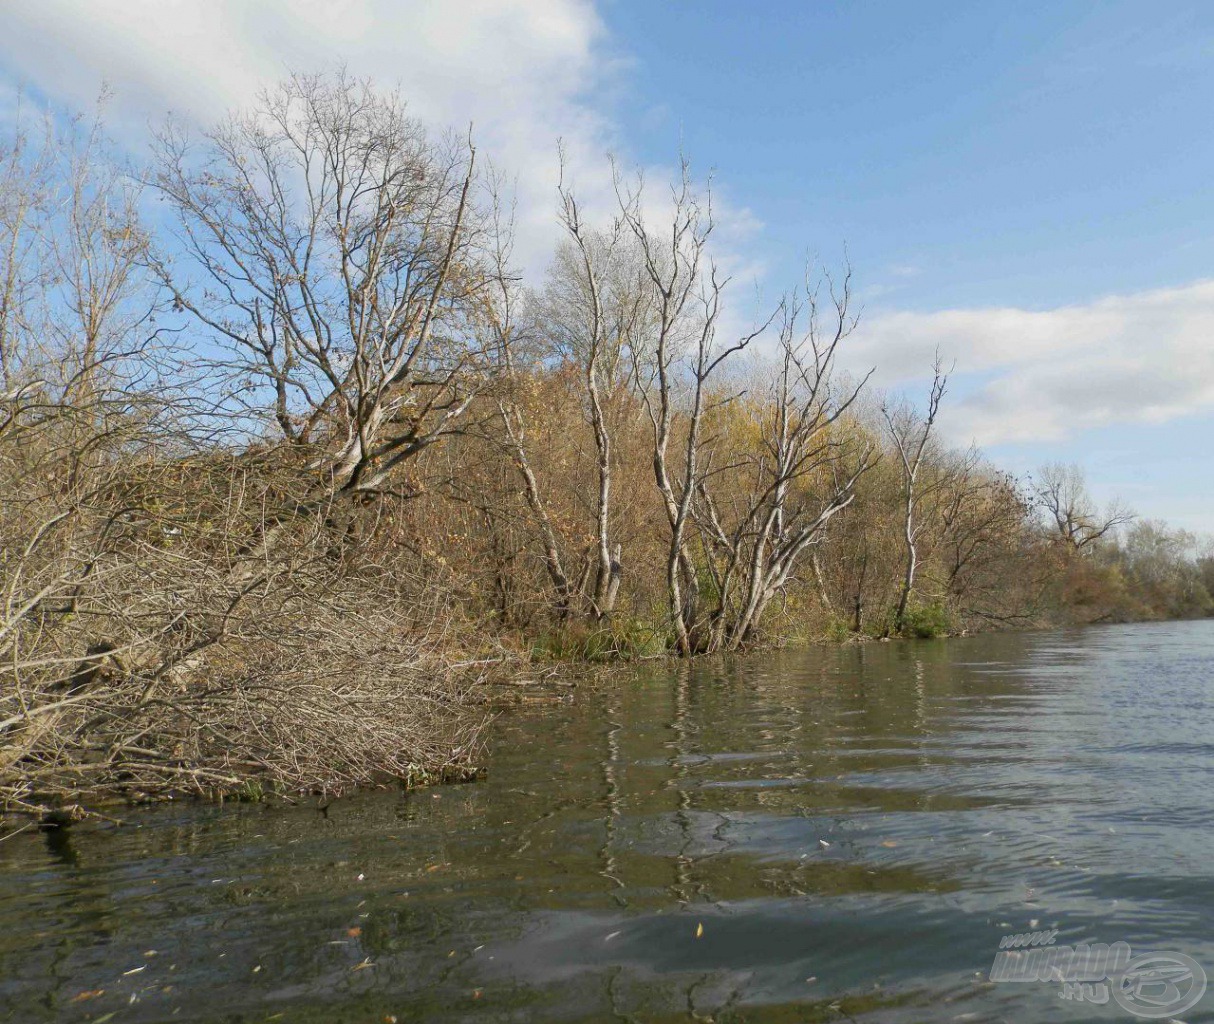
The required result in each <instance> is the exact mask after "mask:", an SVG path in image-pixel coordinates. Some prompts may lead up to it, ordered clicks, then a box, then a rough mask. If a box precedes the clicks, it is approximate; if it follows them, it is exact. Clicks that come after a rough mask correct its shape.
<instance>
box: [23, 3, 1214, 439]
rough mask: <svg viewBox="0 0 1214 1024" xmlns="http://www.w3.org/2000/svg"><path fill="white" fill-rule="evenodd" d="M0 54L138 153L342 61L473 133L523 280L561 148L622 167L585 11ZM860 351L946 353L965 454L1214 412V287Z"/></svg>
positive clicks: (331, 14)
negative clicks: (503, 198) (288, 78)
mask: <svg viewBox="0 0 1214 1024" xmlns="http://www.w3.org/2000/svg"><path fill="white" fill-rule="evenodd" d="M0 61H3V64H4V67H5V69H6V70H7V72H8V75H7V78H8V81H7V82H5V83H3V84H4V85H5V86H8V87H11V86H12V84H13V83H14V82H16V81H18V80H23V81H24V82H26V83H28V84H29V85H30V86H32V87H33V88H34V89H36V90H38V91H39V92H41V93H43V94H45V95H47V96H49V97H51V98H52V99H54V100H57V101H60V102H63V103H65V104H67V105H70V106H74V107H83V106H88V105H89V104H90V103H91V102H92V101H93V100H94V99H95V98H96V96H97V94H98V91H99V88H100V85H101V82H102V81H103V80H104V81H106V82H108V83H109V84H110V86H111V87H112V89H113V92H114V102H113V109H112V114H113V121H114V128H115V129H116V130H117V131H118V132H119V133H121V134H122V135H123V137H124V139H125V140H126V141H128V142H129V143H130V144H131V146H132V149H134V150H135V151H138V149H139V146H140V144H141V142H142V139H143V133H144V132H145V130H146V127H147V124H148V122H149V121H152V122H155V121H159V120H160V119H161V118H163V117H164V115H165V114H166V112H168V111H170V110H171V111H173V112H174V113H175V114H177V115H178V116H182V117H185V118H193V119H195V120H198V121H200V122H208V121H211V120H213V119H215V118H217V117H218V116H220V115H221V114H222V113H223V112H224V111H225V110H226V109H228V108H230V107H233V106H238V105H240V104H242V103H246V102H248V100H249V98H250V97H251V96H252V95H253V94H254V93H255V91H256V90H257V89H258V88H259V87H261V86H264V85H267V84H269V83H272V82H274V81H276V80H278V79H280V78H281V77H282V76H283V75H284V74H285V73H286V72H287V71H288V70H291V69H301V70H314V69H326V68H332V67H334V66H335V65H337V64H339V63H344V64H345V65H346V66H347V67H348V68H349V69H350V70H351V71H352V72H353V73H356V74H359V75H369V76H371V77H373V78H374V79H376V80H377V81H378V82H380V83H381V84H384V85H392V86H396V85H399V87H400V88H401V90H402V92H403V93H404V94H405V95H406V96H407V97H408V98H409V99H410V102H411V105H412V109H413V111H414V113H415V114H416V115H417V116H419V117H421V118H422V119H423V120H425V121H427V122H429V123H431V124H433V125H435V126H444V127H445V126H449V125H456V126H459V125H466V124H468V123H469V122H472V123H474V125H475V128H476V134H477V136H478V139H479V141H480V143H481V147H482V150H483V152H485V153H486V154H488V155H490V156H491V157H492V158H493V160H494V161H495V163H496V164H497V165H498V166H499V168H500V169H501V170H502V171H504V172H505V173H506V174H507V176H508V177H509V178H510V179H512V180H513V181H514V182H515V183H516V189H517V200H518V207H517V216H518V245H517V248H516V254H517V257H518V260H519V262H520V264H521V265H522V266H523V267H524V268H527V269H528V270H529V271H530V272H531V273H532V274H535V273H537V272H538V271H539V270H540V269H541V268H542V267H543V266H544V264H545V262H546V259H547V255H548V253H549V252H550V249H551V245H552V242H553V240H554V238H555V235H556V227H555V221H554V217H553V212H554V209H555V185H556V180H557V172H558V164H557V159H558V158H557V145H556V143H557V139H558V138H559V139H562V140H563V142H564V146H565V150H566V153H567V159H568V163H569V170H570V174H571V177H572V179H573V181H574V183H575V185H576V186H577V187H578V189H579V192H580V193H581V194H582V197H583V199H584V201H585V202H586V204H587V206H588V207H589V208H590V209H592V210H593V209H594V208H595V207H596V204H597V207H598V208H599V209H600V210H601V209H605V208H606V207H607V206H608V205H609V196H610V181H609V177H608V171H607V165H606V161H605V156H606V154H607V153H608V152H609V151H614V152H616V153H617V154H619V155H620V156H621V157H622V159H623V160H624V162H625V163H627V162H628V153H627V147H626V140H625V139H623V138H622V137H621V136H622V132H621V130H620V128H619V126H618V124H617V123H616V121H615V120H614V119H613V117H612V116H611V109H612V97H613V96H614V95H616V94H617V92H618V90H619V89H620V88H621V86H622V83H623V82H624V80H625V79H626V74H627V62H626V61H625V60H623V59H622V58H621V57H620V56H618V54H617V53H615V52H613V50H612V42H611V40H610V39H609V38H608V36H607V32H606V29H605V26H604V24H603V21H602V19H601V18H600V17H599V14H598V12H597V10H596V8H595V6H594V3H593V2H592V0H122V2H120V3H114V2H110V3H101V2H96V0H37V2H27V3H21V4H9V5H7V6H6V8H5V25H4V32H3V33H0ZM671 144H672V148H673V146H674V144H675V140H673V139H672V140H671ZM702 155H703V156H704V157H705V158H707V159H711V158H712V156H713V154H702ZM668 175H669V168H666V169H663V168H650V169H649V172H648V174H647V177H648V178H649V180H650V182H651V183H652V185H654V186H657V185H658V184H659V183H660V182H661V181H663V180H664V179H665V178H666V177H668ZM658 191H659V190H658V189H657V188H653V189H651V193H657V192H658ZM651 198H652V196H651ZM715 208H716V212H717V215H718V218H719V220H720V221H721V222H722V224H721V229H720V230H719V232H718V240H719V242H720V248H719V249H718V251H717V254H718V256H719V257H720V258H721V259H722V260H723V261H724V262H725V263H726V265H727V267H729V269H732V270H733V271H734V273H735V281H736V283H735V286H734V291H735V300H737V301H738V302H739V303H740V304H741V305H746V304H747V303H746V293H747V291H748V285H749V283H750V282H751V281H752V280H753V279H755V278H759V277H762V276H763V274H764V271H765V263H764V261H763V259H762V255H761V253H760V252H758V251H757V249H758V247H757V246H756V245H755V244H754V242H755V241H756V238H757V235H758V232H759V229H760V225H759V224H758V222H757V221H756V220H755V218H754V217H753V216H751V215H750V214H749V212H748V211H747V210H746V209H745V208H744V207H742V206H740V205H738V204H731V203H730V202H728V197H726V196H722V195H720V194H718V196H717V201H716V203H715ZM758 240H759V241H761V239H758ZM823 241H824V242H825V243H826V244H833V242H835V241H842V240H830V239H825V240H823ZM789 269H792V268H789ZM893 273H894V274H895V276H898V277H910V276H912V275H914V274H916V273H917V268H915V267H898V268H895V269H894V271H893ZM793 276H794V277H795V275H793ZM734 315H737V316H738V317H741V313H740V310H737V311H734V314H731V322H733V317H734ZM741 322H742V320H741V319H738V320H737V324H738V325H740V324H741ZM855 342H856V344H855V346H854V349H853V352H852V359H851V360H850V363H851V365H852V366H853V367H856V368H863V367H867V366H872V365H875V366H877V367H878V368H879V378H878V379H879V381H880V382H881V383H882V384H884V385H886V386H902V385H906V384H908V383H910V382H914V381H917V380H918V379H919V378H921V377H922V375H923V373H924V371H925V370H926V369H927V368H929V367H930V366H931V362H932V358H933V354H934V352H935V350H936V349H937V348H939V349H940V350H941V352H942V353H943V354H944V355H945V357H946V358H947V359H955V360H956V364H957V375H956V387H955V389H954V395H955V397H954V400H953V402H952V405H951V408H949V409H948V413H947V415H948V421H947V423H945V424H943V425H944V426H946V427H947V428H948V429H949V432H950V434H951V435H952V436H953V437H954V438H955V439H957V440H961V441H968V440H970V439H971V438H972V439H974V440H976V441H977V442H979V443H980V444H987V445H989V444H998V443H1004V442H1051V441H1057V440H1061V439H1064V438H1067V437H1070V436H1073V435H1075V434H1077V433H1079V432H1082V431H1083V430H1086V429H1089V428H1093V427H1100V426H1104V425H1108V424H1113V423H1124V422H1139V423H1157V422H1162V421H1165V420H1168V419H1172V418H1176V417H1181V416H1186V415H1192V414H1197V413H1204V412H1208V411H1210V410H1212V409H1214V281H1202V282H1198V283H1196V284H1193V285H1189V286H1186V287H1182V288H1171V289H1161V290H1156V291H1148V292H1141V293H1137V294H1131V295H1124V296H1112V297H1109V298H1104V299H1100V300H1098V301H1095V302H1090V303H1087V304H1084V305H1076V306H1068V307H1063V308H1059V309H1053V310H1045V311H1032V310H1026V309H1013V308H985V309H958V310H944V311H940V312H933V313H921V312H896V311H890V312H884V313H876V314H874V315H871V316H869V317H866V319H865V320H864V322H863V323H862V325H861V329H860V331H859V333H858V335H857V336H856V339H855Z"/></svg>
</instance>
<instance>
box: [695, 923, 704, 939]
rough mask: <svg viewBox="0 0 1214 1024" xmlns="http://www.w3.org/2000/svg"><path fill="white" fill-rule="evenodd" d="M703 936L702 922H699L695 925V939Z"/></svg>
mask: <svg viewBox="0 0 1214 1024" xmlns="http://www.w3.org/2000/svg"><path fill="white" fill-rule="evenodd" d="M703 934H704V922H703V921H701V922H700V923H699V924H697V925H696V938H697V939H698V938H701V937H702V936H703Z"/></svg>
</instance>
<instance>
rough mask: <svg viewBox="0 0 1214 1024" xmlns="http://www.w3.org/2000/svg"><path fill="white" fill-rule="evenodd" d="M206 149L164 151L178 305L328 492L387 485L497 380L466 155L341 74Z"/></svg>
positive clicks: (287, 87) (177, 141)
mask: <svg viewBox="0 0 1214 1024" xmlns="http://www.w3.org/2000/svg"><path fill="white" fill-rule="evenodd" d="M203 141H204V145H203V147H202V152H201V153H199V152H197V151H196V149H195V147H194V146H192V144H191V142H190V140H189V139H188V138H187V137H186V136H185V135H184V134H183V133H181V132H179V131H177V130H176V129H174V128H173V127H172V126H170V127H169V128H167V129H165V130H164V131H163V132H161V134H160V136H159V138H158V141H157V155H158V169H157V173H156V175H155V178H154V184H155V187H156V188H157V189H158V191H159V192H160V194H161V195H162V197H163V198H164V199H165V200H166V202H167V203H168V205H169V206H170V208H171V209H172V210H173V211H174V212H175V213H176V215H177V218H178V224H179V231H178V235H177V241H178V245H179V247H180V249H181V250H182V251H183V252H184V254H185V256H184V258H182V259H179V260H177V261H175V262H174V261H172V260H170V259H169V257H168V255H167V254H163V253H162V255H161V258H160V260H159V261H158V263H157V266H158V268H159V270H160V272H161V274H162V276H163V278H164V280H165V282H166V283H167V284H168V286H169V287H170V288H171V289H172V293H173V296H174V299H175V301H176V303H177V304H178V306H179V308H182V309H185V310H188V311H189V312H190V313H191V314H193V316H194V317H195V318H196V319H197V320H198V321H200V322H201V323H203V324H205V325H206V326H207V327H209V328H210V329H211V331H212V332H213V333H214V335H215V337H216V338H217V339H218V340H219V341H220V342H221V343H222V344H223V345H224V346H225V347H226V349H227V351H228V353H229V357H228V359H227V360H226V361H225V362H224V363H223V366H224V368H225V369H226V370H227V371H228V372H229V373H230V374H231V379H232V380H233V381H235V382H236V383H237V384H238V385H241V386H243V391H241V392H239V393H240V394H241V396H242V397H243V399H244V401H245V404H246V407H247V408H248V410H249V412H250V413H251V414H253V415H257V416H260V415H262V414H263V413H264V414H268V415H269V416H270V417H271V418H272V420H273V422H274V423H275V424H277V427H278V429H279V431H280V432H281V435H282V436H283V437H284V438H286V439H287V440H288V441H290V442H292V443H295V444H300V445H308V446H312V447H313V448H314V449H315V450H316V451H317V453H318V454H317V458H316V462H315V468H316V470H317V471H318V475H319V476H320V477H321V478H322V479H323V480H325V481H331V484H327V486H331V487H332V488H333V489H334V490H335V491H337V492H344V493H364V494H366V493H374V492H378V491H380V490H382V489H384V488H385V487H388V486H389V479H390V477H391V475H392V473H393V471H394V470H395V469H397V468H398V467H400V466H402V465H403V464H404V463H406V462H407V461H408V460H410V459H412V458H413V457H414V456H416V455H417V454H418V453H419V452H420V451H422V450H423V449H425V448H427V447H428V446H430V445H432V444H434V443H435V442H436V441H438V440H440V439H442V438H443V437H445V436H447V435H449V434H450V433H451V432H452V431H453V430H456V429H458V428H459V425H460V422H461V419H462V417H463V416H464V414H465V412H466V411H467V410H468V408H469V406H470V404H471V402H472V400H473V398H474V396H475V395H476V394H477V393H478V392H479V391H480V390H481V388H482V387H483V384H484V382H485V381H486V379H487V377H488V375H489V370H490V367H489V366H488V365H487V360H486V352H485V344H484V340H483V339H482V338H481V337H480V336H479V334H478V332H477V331H476V330H475V329H474V326H473V324H474V319H475V318H474V317H473V316H471V314H470V310H472V309H474V308H475V305H476V300H477V299H478V298H479V296H480V294H481V293H482V292H483V290H484V289H485V288H486V287H487V282H488V280H489V279H490V276H489V275H486V274H485V273H484V267H483V260H484V254H485V251H486V248H487V246H486V237H485V236H486V232H487V230H488V229H489V228H490V227H491V226H492V225H493V224H494V223H495V222H494V221H493V219H492V218H486V217H485V216H483V211H481V210H480V208H479V205H478V198H479V197H478V178H477V174H476V169H475V165H476V161H475V156H476V153H475V149H474V148H473V146H472V144H471V142H470V141H468V142H463V143H461V142H457V141H456V140H454V139H450V138H448V139H443V140H439V141H435V140H434V139H432V138H430V137H429V136H428V135H427V133H426V132H425V131H424V130H423V128H422V127H421V125H420V124H419V123H418V122H417V121H415V120H412V119H411V118H409V117H408V116H407V112H406V109H405V104H404V102H403V101H402V100H401V98H400V97H399V95H397V94H387V93H382V92H378V91H376V90H375V89H374V88H373V86H372V85H371V83H370V82H367V81H360V80H355V79H353V78H351V77H350V76H348V75H347V74H345V73H344V72H342V73H340V74H337V75H335V76H323V75H318V76H314V75H294V76H293V77H291V78H290V79H289V80H288V81H287V82H286V83H285V84H284V85H282V86H281V87H280V88H278V89H276V90H274V91H272V92H269V93H265V94H263V96H262V97H261V100H260V103H259V104H258V105H257V107H255V108H254V109H253V110H252V111H251V112H249V113H246V114H242V115H235V116H232V117H231V118H229V119H228V120H227V121H226V122H224V123H223V124H222V125H220V126H219V127H217V128H216V129H214V130H212V131H210V132H208V133H207V134H206V135H205V136H204V140H203ZM490 248H491V247H490ZM186 267H188V268H189V269H188V270H187V269H185V268H186Z"/></svg>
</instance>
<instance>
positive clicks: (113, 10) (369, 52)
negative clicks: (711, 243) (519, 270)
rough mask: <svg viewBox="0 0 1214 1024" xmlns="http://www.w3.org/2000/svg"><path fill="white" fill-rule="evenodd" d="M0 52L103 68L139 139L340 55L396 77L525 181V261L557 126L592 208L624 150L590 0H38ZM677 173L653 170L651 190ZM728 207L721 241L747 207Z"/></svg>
mask: <svg viewBox="0 0 1214 1024" xmlns="http://www.w3.org/2000/svg"><path fill="white" fill-rule="evenodd" d="M0 58H2V59H3V61H4V64H5V65H6V67H7V68H8V69H9V71H10V74H11V75H12V77H14V78H20V79H23V80H24V81H26V82H28V83H30V84H31V85H33V86H34V87H35V88H37V89H38V90H40V91H42V92H44V93H46V94H48V95H50V96H52V97H53V98H54V99H56V100H59V101H62V102H64V103H67V104H69V105H71V106H76V107H80V106H84V105H87V104H90V103H91V102H92V101H93V100H94V99H95V98H96V96H97V95H98V92H99V89H100V86H101V83H102V81H103V80H104V81H105V82H107V83H108V84H109V85H110V86H111V87H112V89H113V91H114V111H113V113H114V118H115V120H116V121H117V123H116V124H114V128H115V129H116V130H117V131H118V132H120V133H121V135H122V137H123V138H124V141H127V142H128V143H129V144H131V145H132V148H134V149H136V150H138V147H139V143H140V142H141V140H142V135H143V132H144V130H145V129H146V126H147V124H148V122H149V121H152V122H157V121H159V120H161V119H162V118H163V117H164V115H165V114H166V112H168V111H170V110H172V111H173V112H174V113H175V114H176V115H178V116H183V117H186V118H193V119H196V120H198V121H201V122H208V121H211V120H213V119H215V118H217V117H218V116H220V115H221V114H222V113H223V112H224V111H226V110H227V109H229V108H232V107H234V106H239V105H242V104H246V103H248V102H249V100H250V99H251V97H253V95H254V94H255V92H256V90H257V89H258V88H259V87H261V86H263V85H266V84H269V83H272V82H274V81H276V80H278V79H281V78H282V77H283V76H284V75H285V74H286V73H287V72H288V71H290V70H323V69H329V68H332V67H334V66H336V65H338V64H345V65H346V66H347V67H348V68H349V70H350V71H351V72H352V73H354V74H357V75H368V76H370V77H372V78H374V79H375V80H376V81H377V82H378V83H380V84H381V85H385V86H399V87H400V89H401V91H402V93H403V94H404V95H405V96H406V97H407V98H408V99H409V101H410V105H411V108H412V110H413V112H414V114H415V115H417V116H419V117H421V118H422V119H423V120H425V121H426V122H427V123H429V124H432V125H434V126H442V127H447V126H456V127H460V126H464V125H467V124H468V123H469V122H472V123H473V124H474V127H475V133H476V136H477V139H478V141H479V143H480V146H481V149H482V151H483V152H484V153H485V154H486V155H488V156H489V157H490V158H491V159H492V160H493V162H494V163H495V165H497V166H498V167H499V169H501V170H502V171H503V172H504V173H505V174H506V175H507V176H508V177H509V178H510V179H511V180H512V181H514V182H515V183H516V190H517V200H518V207H517V217H518V222H517V223H518V244H517V247H516V253H517V255H518V257H519V260H520V262H521V263H523V264H524V266H526V267H527V268H529V269H530V270H531V271H532V272H535V271H536V270H538V269H539V268H540V267H542V266H543V264H544V262H545V260H546V257H547V253H548V251H549V249H550V245H551V242H552V239H553V237H554V232H555V226H554V218H553V213H554V211H555V208H556V194H555V186H556V181H557V172H558V157H557V140H558V139H562V140H563V142H564V146H565V150H566V154H567V159H568V162H569V167H570V170H571V172H572V177H573V179H574V181H575V182H576V183H577V185H578V187H579V190H580V191H582V192H583V193H584V196H583V198H584V201H585V204H586V206H587V208H588V209H590V210H595V209H600V210H601V209H605V208H606V205H607V199H608V196H609V185H610V176H609V172H608V169H607V166H606V154H607V153H608V152H609V151H614V152H616V153H617V154H619V155H620V156H621V158H622V159H623V160H624V161H625V162H627V160H628V154H627V152H626V151H625V147H624V146H623V145H622V142H621V139H620V138H619V137H618V132H617V128H616V125H615V124H614V122H613V121H612V119H611V117H610V116H609V113H608V110H607V107H608V106H609V99H610V97H611V95H612V93H613V90H614V89H616V88H617V87H618V84H619V81H620V78H621V76H622V74H623V70H624V67H625V62H624V61H623V60H622V59H621V58H620V57H618V56H615V55H613V54H612V52H611V49H610V42H609V40H608V39H607V34H606V30H605V27H604V25H603V23H602V20H601V19H600V18H599V16H598V13H597V11H596V10H595V7H594V4H593V2H592V0H122V2H118V3H99V2H96V0H37V2H30V3H24V4H12V5H7V6H6V10H5V26H4V32H3V33H0ZM676 144H677V140H676V139H674V138H672V140H671V146H672V150H673V148H674V146H675V145H676ZM668 174H669V170H668V169H662V168H654V169H651V171H650V173H649V175H648V178H649V180H650V181H652V183H653V185H654V186H655V189H654V190H655V191H656V186H658V185H659V184H660V183H661V182H663V181H664V180H665V178H666V177H667V175H668ZM720 213H721V215H722V216H721V219H722V232H721V233H722V234H723V235H724V236H725V245H726V247H728V244H729V239H730V238H731V237H737V236H738V235H739V234H741V233H743V232H744V231H745V230H746V228H747V226H748V218H747V216H746V212H745V211H744V210H738V209H733V208H731V207H729V206H728V205H722V208H721V210H720ZM735 227H736V230H735Z"/></svg>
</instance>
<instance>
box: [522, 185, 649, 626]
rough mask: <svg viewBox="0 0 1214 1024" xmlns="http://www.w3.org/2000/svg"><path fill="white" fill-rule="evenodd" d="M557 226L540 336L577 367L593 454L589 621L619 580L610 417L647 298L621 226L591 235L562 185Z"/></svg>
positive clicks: (610, 601) (612, 596) (585, 584)
mask: <svg viewBox="0 0 1214 1024" xmlns="http://www.w3.org/2000/svg"><path fill="white" fill-rule="evenodd" d="M559 195H560V212H559V220H560V223H561V226H562V227H563V228H564V231H565V240H564V242H563V243H562V244H561V245H560V246H559V247H558V249H557V253H556V259H555V261H554V263H553V267H552V270H551V273H550V274H549V279H548V286H547V289H546V290H545V292H544V294H543V296H542V305H543V309H542V311H541V313H540V318H539V319H540V326H539V329H540V330H541V331H544V332H546V334H547V336H548V339H549V341H550V343H551V344H553V345H554V346H555V348H556V350H557V352H559V353H560V355H561V357H562V358H563V359H565V360H566V361H567V362H568V363H570V364H571V365H573V366H576V367H577V370H578V373H579V376H580V378H581V385H582V390H583V394H584V397H585V407H586V417H587V420H588V422H589V424H590V427H591V432H592V434H593V438H594V448H595V455H594V461H595V468H594V474H595V497H594V505H593V518H594V542H593V554H592V557H591V558H590V559H589V560H588V561H587V563H586V570H585V571H584V572H583V579H582V581H581V582H580V583H579V586H578V589H579V590H581V591H583V592H584V593H585V595H586V598H587V600H588V603H589V606H590V612H591V615H592V616H593V617H594V618H596V619H605V618H607V617H608V616H610V615H611V613H612V612H613V611H614V610H615V606H616V601H617V600H618V598H619V591H620V584H621V580H622V576H623V566H622V562H621V558H622V547H621V544H620V543H619V541H618V540H615V539H614V538H613V528H614V525H615V524H614V504H615V496H614V494H613V479H614V471H615V463H616V460H617V458H618V456H617V453H616V451H615V444H614V437H613V429H612V412H613V410H614V407H615V406H616V404H617V403H618V400H619V399H620V397H621V396H622V395H623V394H624V393H625V392H626V391H627V385H628V372H627V368H628V360H629V356H628V346H629V343H630V341H631V340H632V339H633V338H635V337H636V335H637V333H638V331H639V324H640V322H641V321H642V320H643V318H644V317H645V316H646V313H647V310H646V301H647V295H646V293H645V291H644V289H643V288H641V287H640V283H639V282H640V277H639V275H640V269H639V267H638V263H637V260H636V254H635V250H634V249H633V248H632V247H631V246H630V244H629V237H628V235H627V234H626V232H625V230H624V227H623V224H622V222H620V221H618V220H617V221H615V222H614V223H613V224H612V225H611V226H610V228H609V229H608V230H606V231H596V230H594V229H593V228H591V227H590V226H589V225H588V224H587V223H586V220H585V216H584V214H583V211H582V207H581V205H580V203H579V201H578V199H577V196H576V195H575V194H574V192H573V190H572V188H570V187H569V186H568V185H567V184H566V183H565V182H564V180H562V181H561V184H560V186H559Z"/></svg>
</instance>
